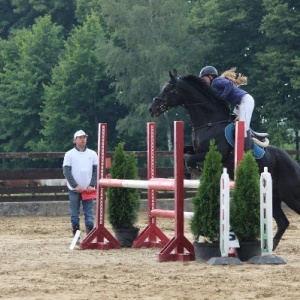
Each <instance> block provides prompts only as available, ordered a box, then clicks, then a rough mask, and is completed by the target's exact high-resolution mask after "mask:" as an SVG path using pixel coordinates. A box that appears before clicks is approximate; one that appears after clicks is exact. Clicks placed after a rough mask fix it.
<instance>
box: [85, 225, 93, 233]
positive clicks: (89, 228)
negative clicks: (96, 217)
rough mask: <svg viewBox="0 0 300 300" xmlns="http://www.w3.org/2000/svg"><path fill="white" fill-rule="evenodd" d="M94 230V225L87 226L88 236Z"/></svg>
mask: <svg viewBox="0 0 300 300" xmlns="http://www.w3.org/2000/svg"><path fill="white" fill-rule="evenodd" d="M93 228H94V226H93V225H90V226H86V234H89V233H90V232H91V231H92V230H93Z"/></svg>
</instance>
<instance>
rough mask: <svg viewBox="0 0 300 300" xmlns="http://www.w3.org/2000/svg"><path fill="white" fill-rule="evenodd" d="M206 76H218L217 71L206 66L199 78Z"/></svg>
mask: <svg viewBox="0 0 300 300" xmlns="http://www.w3.org/2000/svg"><path fill="white" fill-rule="evenodd" d="M206 75H215V76H218V71H217V69H216V68H215V67H212V66H206V67H204V68H202V69H201V71H200V74H199V77H202V76H206Z"/></svg>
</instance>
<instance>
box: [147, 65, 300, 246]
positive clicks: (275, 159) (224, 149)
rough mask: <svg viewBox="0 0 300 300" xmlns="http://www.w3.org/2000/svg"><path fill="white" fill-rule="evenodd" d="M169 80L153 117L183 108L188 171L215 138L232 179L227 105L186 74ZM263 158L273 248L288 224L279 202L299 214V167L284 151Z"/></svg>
mask: <svg viewBox="0 0 300 300" xmlns="http://www.w3.org/2000/svg"><path fill="white" fill-rule="evenodd" d="M169 74H170V80H169V81H168V82H167V83H166V84H165V85H164V87H163V89H162V90H161V92H160V93H159V95H158V96H157V97H155V98H154V99H153V102H152V104H151V105H150V107H149V112H150V115H151V116H152V117H158V116H160V115H161V114H162V113H164V112H166V111H168V110H169V109H171V108H173V107H176V106H179V105H181V106H183V107H184V108H186V110H187V112H188V114H189V116H190V119H191V123H192V126H193V131H192V135H193V136H192V139H193V150H194V152H195V155H194V156H191V157H192V159H190V160H189V161H188V162H187V164H188V166H189V167H190V168H192V169H193V168H195V167H196V162H197V161H203V160H204V158H205V155H206V153H207V152H208V151H209V141H210V140H211V139H214V140H215V142H216V145H217V148H218V150H219V151H220V153H221V154H222V157H223V165H224V167H226V168H227V169H228V173H229V175H230V177H231V179H233V178H232V177H233V169H234V149H233V147H232V146H231V145H230V144H229V143H228V142H227V140H226V138H225V135H224V130H225V127H226V126H227V125H228V124H229V123H230V122H231V112H230V108H229V107H228V105H227V103H226V102H225V101H223V100H221V99H220V98H219V97H218V95H217V94H216V93H215V92H214V91H213V90H212V89H211V87H210V86H209V85H207V84H206V83H205V82H204V81H203V80H202V79H201V78H199V77H198V76H195V75H188V76H185V77H182V78H179V77H178V76H177V72H176V70H174V72H173V73H171V72H169ZM264 150H265V154H264V156H263V157H262V158H260V159H257V163H258V166H259V170H260V172H263V169H264V167H268V171H269V172H270V173H271V175H272V179H273V218H274V219H275V221H276V224H277V232H276V234H275V236H274V239H273V249H274V250H275V248H276V247H277V245H278V243H279V241H280V239H281V237H282V236H283V234H284V232H285V230H286V229H287V227H288V226H289V221H288V219H287V217H286V215H285V214H284V212H283V210H282V208H281V203H282V202H284V203H285V204H286V205H287V206H288V207H290V208H291V209H292V210H294V211H295V212H296V213H298V214H300V166H299V164H298V163H297V162H296V161H295V160H293V159H292V158H291V156H290V155H289V154H287V152H285V151H284V150H281V149H279V148H277V147H274V146H268V147H266V148H265V149H264Z"/></svg>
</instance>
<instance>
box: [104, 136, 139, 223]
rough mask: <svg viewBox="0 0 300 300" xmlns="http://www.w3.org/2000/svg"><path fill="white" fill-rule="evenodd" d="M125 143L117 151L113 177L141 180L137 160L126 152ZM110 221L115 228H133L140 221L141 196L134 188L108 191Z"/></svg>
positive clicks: (113, 164) (120, 144) (112, 188)
mask: <svg viewBox="0 0 300 300" xmlns="http://www.w3.org/2000/svg"><path fill="white" fill-rule="evenodd" d="M124 146H125V143H124V142H120V143H119V144H118V146H117V147H116V149H115V154H114V157H113V161H112V166H111V177H112V178H114V179H139V176H138V168H137V158H136V157H135V155H134V154H133V153H130V154H127V153H126V152H125V151H124ZM107 197H108V219H109V222H110V223H111V225H112V226H113V228H133V227H134V223H135V222H136V221H137V220H138V212H139V208H140V203H141V202H140V194H139V191H138V190H137V189H133V188H115V187H109V188H108V189H107Z"/></svg>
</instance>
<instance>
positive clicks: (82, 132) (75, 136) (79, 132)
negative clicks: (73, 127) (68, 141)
mask: <svg viewBox="0 0 300 300" xmlns="http://www.w3.org/2000/svg"><path fill="white" fill-rule="evenodd" d="M83 135H85V136H88V135H87V134H86V133H85V132H84V131H83V130H78V131H76V132H75V133H74V139H76V138H77V137H78V136H83Z"/></svg>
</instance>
